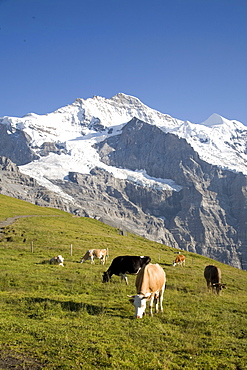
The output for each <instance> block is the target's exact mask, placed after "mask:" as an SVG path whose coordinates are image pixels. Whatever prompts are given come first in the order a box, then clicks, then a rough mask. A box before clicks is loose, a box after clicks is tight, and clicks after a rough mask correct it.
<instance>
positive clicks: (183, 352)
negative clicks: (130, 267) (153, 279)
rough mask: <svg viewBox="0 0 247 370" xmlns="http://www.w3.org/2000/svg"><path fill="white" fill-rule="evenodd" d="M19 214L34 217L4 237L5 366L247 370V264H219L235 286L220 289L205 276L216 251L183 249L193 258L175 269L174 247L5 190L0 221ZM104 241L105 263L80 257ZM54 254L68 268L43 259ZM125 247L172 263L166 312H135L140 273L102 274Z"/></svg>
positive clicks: (1, 325) (1, 358)
mask: <svg viewBox="0 0 247 370" xmlns="http://www.w3.org/2000/svg"><path fill="white" fill-rule="evenodd" d="M15 215H36V217H27V218H21V219H18V220H17V221H16V222H15V223H14V224H13V225H11V226H8V227H7V228H6V229H5V231H4V234H3V235H2V238H1V239H0V252H1V253H0V264H1V269H0V343H1V350H0V369H10V368H13V367H14V366H16V368H17V369H26V370H27V369H32V370H36V369H49V370H50V369H85V370H87V369H114V370H117V369H119V370H120V369H121V370H122V369H124V370H127V369H129V370H137V369H145V370H146V369H150V370H158V369H160V370H161V369H181V368H183V369H200V370H202V369H203V370H206V369H236V370H237V369H238V370H239V369H246V368H247V297H246V293H247V272H246V271H240V270H238V269H235V268H232V267H230V266H227V265H223V264H220V263H216V264H217V266H219V267H220V268H221V270H222V282H224V283H226V284H227V287H228V289H226V290H224V291H223V293H222V295H221V296H216V295H213V294H212V293H209V292H207V289H206V282H205V280H204V278H203V270H204V268H205V266H206V265H207V264H211V263H215V262H214V261H212V260H210V259H207V258H205V257H202V256H199V255H196V254H192V253H186V252H184V254H185V256H186V266H185V267H184V268H181V267H179V266H177V267H173V266H172V261H173V259H174V257H175V256H176V253H177V252H178V251H177V250H174V249H173V248H170V247H168V246H164V245H161V244H158V243H154V242H151V241H148V240H145V239H143V238H140V237H138V236H135V235H131V234H129V235H128V236H122V235H120V234H119V232H118V230H117V229H114V228H111V227H109V226H107V225H104V224H102V223H100V222H98V221H96V220H92V219H89V218H76V217H73V216H72V215H70V214H67V213H64V212H61V211H58V210H55V209H48V208H41V207H36V206H34V205H31V204H29V203H25V202H23V201H19V200H16V199H13V198H8V197H4V196H1V195H0V220H4V219H5V218H6V217H12V216H15ZM54 215H55V216H56V217H54ZM71 245H72V255H71V253H70V252H71ZM31 246H33V250H32V249H31ZM106 247H107V248H109V254H110V256H109V259H108V261H107V263H106V266H101V265H100V264H99V262H98V261H96V263H95V265H91V264H90V263H89V262H85V263H84V264H80V263H79V260H80V258H81V256H82V255H83V254H84V252H85V251H86V250H87V249H89V248H106ZM57 254H62V256H63V257H64V258H65V267H61V266H52V265H50V264H49V263H46V262H47V261H48V260H49V259H50V258H51V257H53V256H55V255H57ZM124 254H133V255H149V256H150V257H151V258H152V262H154V263H156V262H157V263H159V264H160V265H161V266H162V267H163V268H164V270H165V271H166V274H167V289H166V291H165V295H164V313H163V314H157V315H154V317H153V318H151V317H149V316H145V317H144V318H143V319H140V320H136V319H134V318H133V315H134V307H133V306H132V305H131V304H130V303H129V301H128V298H127V295H128V294H134V293H135V286H134V282H135V277H134V276H130V277H129V285H128V286H126V285H125V283H124V282H121V281H120V278H119V277H117V276H113V278H112V282H111V283H107V284H103V283H102V282H101V281H102V273H103V271H105V270H106V269H107V268H108V266H109V265H110V262H111V261H112V259H113V258H114V257H116V256H118V255H124ZM11 366H12V367H11Z"/></svg>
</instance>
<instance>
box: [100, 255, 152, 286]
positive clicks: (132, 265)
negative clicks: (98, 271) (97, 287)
mask: <svg viewBox="0 0 247 370" xmlns="http://www.w3.org/2000/svg"><path fill="white" fill-rule="evenodd" d="M150 261H151V258H150V257H148V256H118V257H116V258H114V260H113V261H112V263H111V266H110V267H109V268H108V270H107V271H105V272H104V274H103V283H106V282H108V281H109V280H111V277H112V275H117V276H121V280H123V279H124V280H125V283H126V284H127V285H128V278H127V276H126V274H130V275H134V274H135V275H136V274H137V273H138V272H139V270H140V269H141V268H142V267H143V266H145V265H147V264H148V263H149V262H150Z"/></svg>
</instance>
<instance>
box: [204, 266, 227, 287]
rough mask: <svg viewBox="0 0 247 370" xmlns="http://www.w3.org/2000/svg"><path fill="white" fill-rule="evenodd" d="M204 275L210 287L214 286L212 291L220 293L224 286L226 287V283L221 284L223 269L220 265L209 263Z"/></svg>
mask: <svg viewBox="0 0 247 370" xmlns="http://www.w3.org/2000/svg"><path fill="white" fill-rule="evenodd" d="M204 277H205V279H206V281H207V287H208V289H210V288H212V291H216V293H217V294H220V291H221V290H222V289H223V288H226V284H221V271H220V269H219V267H216V266H213V265H208V266H207V267H206V268H205V270H204Z"/></svg>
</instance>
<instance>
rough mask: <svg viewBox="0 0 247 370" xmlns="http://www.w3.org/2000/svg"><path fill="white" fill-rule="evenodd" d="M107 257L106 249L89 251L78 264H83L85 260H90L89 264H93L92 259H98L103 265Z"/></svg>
mask: <svg viewBox="0 0 247 370" xmlns="http://www.w3.org/2000/svg"><path fill="white" fill-rule="evenodd" d="M107 257H108V248H107V249H90V250H88V251H87V252H86V254H85V256H84V257H82V258H81V261H80V263H83V262H85V261H87V260H90V261H91V263H94V258H99V260H100V263H101V264H102V265H104V264H105V261H106V259H107Z"/></svg>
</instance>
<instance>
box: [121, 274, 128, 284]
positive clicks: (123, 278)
mask: <svg viewBox="0 0 247 370" xmlns="http://www.w3.org/2000/svg"><path fill="white" fill-rule="evenodd" d="M120 276H121V280H125V283H126V285H128V278H127V275H126V274H120Z"/></svg>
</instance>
